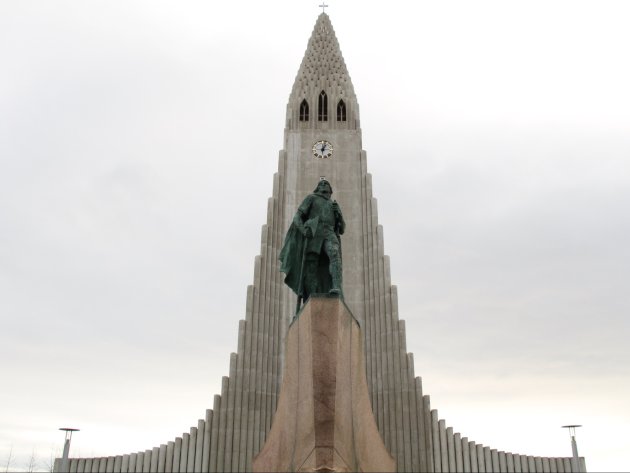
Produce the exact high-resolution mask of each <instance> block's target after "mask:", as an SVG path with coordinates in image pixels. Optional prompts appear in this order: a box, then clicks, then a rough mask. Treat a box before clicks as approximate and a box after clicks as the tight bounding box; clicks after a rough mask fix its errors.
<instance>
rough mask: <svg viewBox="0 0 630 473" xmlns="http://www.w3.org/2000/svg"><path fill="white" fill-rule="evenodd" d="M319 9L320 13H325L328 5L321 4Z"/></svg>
mask: <svg viewBox="0 0 630 473" xmlns="http://www.w3.org/2000/svg"><path fill="white" fill-rule="evenodd" d="M319 7H320V8H321V9H322V13H326V8H328V5H326V2H322V4H321V5H319Z"/></svg>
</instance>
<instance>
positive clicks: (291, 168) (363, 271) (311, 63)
mask: <svg viewBox="0 0 630 473" xmlns="http://www.w3.org/2000/svg"><path fill="white" fill-rule="evenodd" d="M322 149H323V150H324V152H322ZM321 177H325V178H326V179H328V180H329V181H330V183H331V184H332V188H333V198H334V199H336V200H337V202H338V203H339V205H340V207H341V209H342V212H343V214H344V219H345V221H346V231H345V233H344V235H343V237H342V242H341V245H342V253H343V270H344V274H343V277H344V295H345V302H346V304H347V305H348V307H349V308H350V310H351V311H352V313H353V314H354V316H355V317H356V318H357V319H358V320H359V322H360V324H361V327H362V330H363V335H364V346H365V351H366V353H365V354H366V369H367V379H368V387H369V391H370V397H371V401H372V407H373V410H374V414H375V418H376V420H377V424H378V427H379V431H380V433H381V436H382V438H383V440H384V441H385V444H386V446H387V448H388V450H389V451H390V453H391V454H392V456H393V457H394V458H395V460H396V462H397V464H398V465H399V469H400V470H401V471H409V470H416V471H418V470H423V471H425V470H427V467H426V465H427V458H426V450H427V447H428V444H426V442H425V439H426V436H425V434H424V431H425V415H424V414H425V409H426V408H427V407H428V406H427V405H426V404H425V403H423V400H422V392H421V387H420V380H419V379H414V374H413V360H412V356H411V355H410V354H407V353H406V349H405V333H404V324H403V323H402V322H401V321H400V320H399V319H398V309H397V296H396V289H395V287H392V286H391V283H390V272H389V260H388V258H387V257H386V256H385V255H384V252H383V232H382V228H381V227H380V226H379V225H378V217H377V211H376V200H375V199H374V198H373V196H372V186H371V176H370V175H369V174H368V172H367V163H366V153H365V151H363V150H362V143H361V128H360V119H359V105H358V102H357V97H356V95H355V93H354V87H353V85H352V80H351V79H350V75H349V73H348V69H347V68H346V64H345V61H344V59H343V56H342V54H341V50H340V48H339V43H338V41H337V38H336V36H335V32H334V30H333V27H332V24H331V22H330V18H329V17H328V15H327V14H325V13H322V14H320V15H319V17H318V19H317V21H316V23H315V28H314V29H313V33H312V35H311V38H310V39H309V42H308V46H307V49H306V53H305V55H304V58H303V60H302V63H301V65H300V68H299V71H298V73H297V77H296V79H295V83H294V85H293V89H292V91H291V94H290V97H289V103H288V105H287V117H286V126H285V136H284V149H283V150H282V151H280V158H279V166H278V172H277V173H276V175H275V176H274V190H273V196H272V198H271V199H270V201H269V212H270V213H269V216H268V220H267V225H265V226H264V227H263V238H262V251H261V256H260V257H259V259H258V260H257V265H256V268H257V269H256V275H255V279H254V285H253V286H252V288H251V291H250V297H252V298H253V299H252V303H253V307H254V309H253V312H254V314H252V315H253V316H254V318H255V312H256V310H257V309H256V308H257V307H260V305H259V304H258V305H257V304H256V303H255V302H254V301H256V300H257V299H258V298H259V297H260V296H259V294H261V291H266V289H265V288H266V287H268V286H269V287H274V288H275V292H274V294H277V295H279V296H280V298H281V299H280V300H275V301H269V300H268V299H266V300H267V302H268V303H269V302H271V307H269V309H267V307H265V308H264V309H263V310H264V311H265V312H266V311H267V310H269V312H268V313H266V314H265V315H264V316H262V317H261V319H263V320H267V319H275V318H277V320H276V321H275V326H277V327H278V328H280V331H279V332H276V333H275V334H274V335H273V338H274V339H275V340H276V341H278V342H280V341H281V340H283V338H284V336H285V334H286V326H287V322H288V321H289V320H290V319H291V317H292V316H293V313H294V307H295V295H294V294H293V293H292V292H291V291H290V290H289V289H288V288H286V287H285V286H284V285H283V284H282V275H281V274H279V273H278V262H277V256H278V254H279V251H280V248H281V247H282V243H283V241H282V240H283V237H284V235H285V234H286V231H287V229H288V227H289V225H290V222H291V220H292V218H293V216H294V214H295V211H296V210H297V207H298V205H299V204H300V203H301V202H302V200H303V199H304V197H305V196H306V195H308V194H309V193H311V192H312V191H313V189H314V188H315V186H316V184H317V181H318V180H319V179H320V178H321ZM248 316H249V311H248ZM261 323H264V322H259V323H258V324H257V325H258V327H260V324H261ZM245 324H246V325H249V324H250V321H249V320H248V321H247V322H245ZM254 324H255V322H254ZM252 325H253V324H252ZM247 331H248V327H246V332H247ZM262 336H263V337H266V336H267V333H266V331H265V333H264V334H262ZM278 349H279V351H276V352H274V353H273V355H271V356H273V357H274V358H279V359H280V358H281V356H282V346H279V347H278ZM278 364H279V363H276V365H278ZM278 374H279V372H275V373H274V374H273V383H272V385H273V389H272V390H271V392H270V393H269V395H270V396H271V397H272V399H273V400H272V403H271V404H272V405H273V406H275V401H276V394H277V389H278V388H279V384H278V381H279V378H278ZM272 413H273V411H271V412H267V413H265V414H264V415H262V414H261V416H262V417H264V418H265V419H266V420H267V419H269V418H270V415H272ZM260 434H261V435H263V432H260ZM259 447H260V444H258V443H256V445H255V446H254V449H255V450H257V449H258V448H259Z"/></svg>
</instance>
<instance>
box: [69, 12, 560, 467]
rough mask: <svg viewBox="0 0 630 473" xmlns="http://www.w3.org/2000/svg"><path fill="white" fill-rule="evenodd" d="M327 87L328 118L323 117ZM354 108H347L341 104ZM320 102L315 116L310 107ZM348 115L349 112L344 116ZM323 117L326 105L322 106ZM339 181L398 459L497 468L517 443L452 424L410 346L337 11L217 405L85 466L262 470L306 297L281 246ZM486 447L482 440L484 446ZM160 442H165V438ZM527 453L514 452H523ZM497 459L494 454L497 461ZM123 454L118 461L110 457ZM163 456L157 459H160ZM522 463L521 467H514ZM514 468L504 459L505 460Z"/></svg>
mask: <svg viewBox="0 0 630 473" xmlns="http://www.w3.org/2000/svg"><path fill="white" fill-rule="evenodd" d="M322 92H324V93H325V96H326V101H327V105H328V109H327V116H326V118H327V119H326V120H323V119H322V120H320V119H319V118H320V114H319V110H318V108H319V101H320V96H321V93H322ZM340 101H343V110H344V114H340V116H339V118H340V120H338V114H337V107H338V105H340ZM304 103H306V104H308V112H309V113H308V120H307V119H305V118H306V117H305V114H304V111H305V108H304V107H303V104H304ZM344 117H345V120H343V119H341V118H344ZM322 118H323V117H322ZM319 140H327V141H329V142H330V143H331V144H332V145H333V147H334V152H333V155H332V156H331V157H329V158H326V159H323V158H316V157H314V156H313V153H312V146H313V144H314V143H315V142H316V141H319ZM322 176H325V177H326V178H327V179H328V180H329V181H330V182H331V184H332V187H333V191H334V194H333V198H334V199H336V200H337V201H338V202H339V205H340V206H341V209H342V211H343V214H344V218H345V219H346V232H345V234H344V236H343V238H342V251H343V266H344V293H345V302H346V304H347V306H348V308H349V309H350V310H351V312H352V313H353V314H354V316H355V317H356V318H357V320H358V321H359V323H360V325H361V328H362V336H363V347H364V351H365V373H366V381H367V388H368V393H369V396H370V401H371V406H372V411H373V413H374V418H375V421H376V425H377V427H378V431H379V432H380V436H381V437H382V439H383V442H384V444H385V447H386V448H387V450H388V451H389V452H390V453H391V455H392V456H393V458H394V460H395V462H396V465H397V468H398V471H430V472H441V471H453V467H455V469H456V470H457V471H460V470H459V469H460V468H461V469H462V470H461V471H490V469H488V468H490V467H491V469H494V468H495V461H498V466H499V469H500V470H501V469H502V468H505V470H507V468H508V466H507V465H509V464H510V463H509V462H508V460H507V458H508V457H505V454H503V452H501V453H502V454H503V455H497V456H496V460H495V459H493V456H492V454H490V458H489V459H488V458H487V456H486V452H484V448H483V446H482V445H477V444H476V443H475V442H470V441H469V440H468V438H467V437H463V436H462V435H461V434H459V433H457V432H454V431H453V429H452V428H450V427H448V428H447V427H446V423H445V422H444V421H443V420H440V419H439V416H438V413H437V411H436V410H432V409H431V407H430V399H429V397H428V396H426V395H424V394H423V391H422V381H421V379H420V378H419V377H417V376H416V375H415V371H414V360H413V355H412V354H411V353H407V351H406V335H405V324H404V321H402V320H400V318H399V315H398V300H397V290H396V287H395V286H392V284H391V278H390V269H389V258H388V257H387V256H386V255H385V253H384V244H383V229H382V227H381V226H380V225H379V223H378V211H377V202H376V199H375V198H374V196H373V194H372V178H371V175H370V174H369V173H368V172H367V155H366V153H365V151H363V150H362V142H361V129H360V119H359V105H358V102H357V98H356V95H355V93H354V87H353V85H352V81H351V80H350V76H349V74H348V70H347V68H346V66H345V62H344V60H343V57H342V55H341V50H340V48H339V44H338V42H337V39H336V37H335V33H334V31H333V28H332V25H331V23H330V19H329V17H328V15H326V14H324V13H322V14H320V15H319V17H318V19H317V22H316V24H315V28H314V30H313V33H312V35H311V38H310V40H309V42H308V46H307V50H306V53H305V55H304V59H303V60H302V63H301V65H300V68H299V71H298V74H297V77H296V80H295V83H294V86H293V89H292V91H291V94H290V97H289V102H288V105H287V116H286V124H285V135H284V148H283V149H282V150H281V151H280V153H279V159H278V172H277V173H275V175H274V177H273V194H272V196H271V198H270V199H269V201H268V206H267V220H266V223H265V225H263V227H262V235H261V252H260V255H259V256H257V257H256V259H255V264H254V279H253V284H252V285H251V286H249V287H248V288H247V303H246V314H245V319H244V320H241V321H240V322H239V333H238V349H237V351H236V353H233V354H232V356H231V359H230V366H229V373H228V376H225V377H223V379H222V386H221V393H220V394H218V395H215V397H214V404H213V408H212V409H210V410H208V411H206V413H205V415H204V418H203V419H200V420H199V421H198V422H197V423H196V424H195V425H193V426H192V427H191V429H190V432H186V433H184V434H183V435H181V436H179V437H177V438H175V439H174V440H172V441H171V442H167V443H165V444H163V445H161V446H159V447H156V448H152V449H149V450H146V451H139V452H137V453H132V454H129V455H128V460H125V458H126V457H127V455H124V456H122V457H121V458H120V460H119V461H117V460H116V458H117V457H112V458H111V461H110V460H109V459H108V458H94V459H87V460H85V461H79V460H78V459H72V460H71V462H70V468H71V469H73V468H76V471H77V472H84V471H108V468H110V469H111V470H114V471H136V472H146V471H156V470H159V471H162V469H163V471H165V472H171V471H172V472H186V471H199V472H201V471H204V472H205V471H251V469H252V459H253V458H254V456H255V455H256V454H258V453H259V452H260V450H261V448H262V446H263V444H264V442H265V439H266V437H267V434H268V432H269V431H270V429H271V424H272V420H273V416H274V413H275V412H276V408H277V405H278V394H279V390H280V385H281V378H282V372H283V366H284V359H283V347H284V339H285V337H286V334H287V330H288V325H289V322H290V320H291V318H292V316H293V311H294V307H295V295H294V294H293V293H292V292H291V291H290V290H289V289H288V288H287V287H286V286H284V284H283V282H282V275H281V274H280V273H279V271H278V269H279V263H278V256H279V252H280V248H281V246H282V243H283V239H284V235H285V233H286V231H287V229H288V227H289V223H290V221H291V219H292V217H293V215H294V213H295V211H296V209H297V207H298V205H299V204H300V202H301V201H302V199H303V198H304V197H305V196H306V195H307V194H309V193H310V192H312V191H313V189H314V188H315V186H316V184H317V181H318V180H319V178H320V177H322ZM478 447H479V448H478ZM156 449H157V450H156ZM515 457H516V456H514V455H512V463H513V462H514V458H515ZM518 458H519V459H520V461H521V465H520V466H521V471H531V472H535V471H543V468H545V465H551V464H556V465H563V466H564V471H571V465H570V462H569V461H568V459H565V458H562V459H555V458H554V459H548V460H547V462H545V463H543V461H542V459H540V458H539V457H538V461H535V460H534V457H526V456H524V455H520V456H518ZM488 460H490V461H491V462H492V465H488ZM110 465H111V467H110ZM153 468H155V469H153ZM514 469H515V470H516V468H514ZM501 471H503V470H501Z"/></svg>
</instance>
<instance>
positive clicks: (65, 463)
mask: <svg viewBox="0 0 630 473" xmlns="http://www.w3.org/2000/svg"><path fill="white" fill-rule="evenodd" d="M59 430H63V431H64V432H65V433H66V440H65V442H64V444H63V456H62V457H61V471H63V472H66V473H67V472H68V471H70V463H69V460H68V455H69V454H70V440H72V432H78V431H79V429H73V428H71V427H61V428H60V429H59Z"/></svg>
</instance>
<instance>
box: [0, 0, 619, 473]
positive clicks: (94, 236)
mask: <svg viewBox="0 0 630 473" xmlns="http://www.w3.org/2000/svg"><path fill="white" fill-rule="evenodd" d="M318 3H319V2H305V1H300V2H296V1H289V0H285V1H276V2H272V3H271V4H264V3H261V2H254V1H249V0H246V1H241V2H223V3H221V4H218V2H213V3H209V2H202V1H185V2H182V1H179V2H167V1H155V0H154V1H137V0H133V1H130V0H128V1H125V2H106V1H95V2H80V1H61V0H58V1H56V2H47V1H28V0H21V1H20V2H16V1H13V2H12V1H9V0H5V1H1V2H0V64H2V73H1V74H0V316H1V317H2V319H1V320H2V325H1V329H0V359H1V360H2V363H1V364H0V379H2V386H3V387H2V389H0V467H3V466H4V465H5V464H6V458H7V455H8V452H9V451H10V449H11V446H12V448H13V456H14V457H15V460H14V462H13V467H14V468H20V467H24V466H25V465H26V463H27V462H28V457H29V456H30V454H31V451H32V450H33V449H35V450H36V454H37V457H38V461H39V463H40V467H44V464H45V462H46V461H48V458H49V457H50V455H51V451H53V450H55V452H54V453H56V454H58V453H59V449H60V447H61V444H62V440H63V438H62V435H61V433H60V432H58V431H57V430H56V429H57V428H58V427H62V426H66V425H68V426H72V427H78V428H81V429H82V430H81V432H79V433H78V434H77V435H76V436H75V439H74V443H73V454H75V455H86V456H87V455H112V454H121V453H128V452H131V451H137V450H144V449H146V448H150V447H153V446H155V445H158V444H160V443H164V442H165V441H167V440H170V439H172V438H174V437H175V436H177V435H180V434H181V433H182V432H184V431H188V429H189V428H190V426H192V425H193V424H195V425H196V420H197V419H198V418H200V417H203V415H204V411H205V409H206V408H210V407H212V397H213V395H214V394H216V393H218V392H219V391H220V383H221V376H223V375H226V374H227V371H228V367H229V353H230V352H231V351H235V350H236V342H237V336H236V334H237V327H238V320H239V319H241V318H244V316H245V294H246V286H247V285H248V284H250V283H251V281H252V278H253V263H254V257H255V256H256V255H257V254H258V253H259V249H260V228H261V225H262V224H263V223H264V221H265V217H266V207H267V203H266V202H267V198H268V197H269V196H270V195H271V190H272V176H273V173H274V172H275V171H276V169H277V152H278V150H280V148H281V147H282V136H283V127H284V115H285V107H286V102H287V99H288V96H289V92H290V90H291V86H292V83H293V79H294V78H295V74H296V73H297V70H298V66H299V64H300V61H301V59H302V56H303V54H304V51H305V48H306V43H307V41H308V38H309V36H310V34H311V31H312V28H313V25H314V23H315V19H316V17H317V14H318V12H319V10H318V9H317V7H316V5H317V4H318ZM330 3H331V6H330V8H329V10H328V13H329V14H330V17H331V20H332V23H333V26H334V27H335V30H336V34H337V37H338V39H339V42H340V45H341V48H342V52H343V54H344V57H345V60H346V63H347V66H348V69H349V71H350V75H351V77H352V80H353V83H354V87H355V90H356V93H357V96H358V100H359V103H360V105H361V125H362V129H363V145H364V148H365V149H366V150H367V152H368V166H369V170H370V172H371V173H372V174H373V183H374V192H375V195H376V197H377V198H378V200H379V219H380V223H381V224H383V227H384V233H385V248H386V253H387V254H389V255H390V257H391V267H392V281H393V282H394V283H395V284H396V285H397V286H398V290H399V305H400V307H399V308H400V316H401V318H403V319H405V320H406V323H407V349H408V350H409V351H410V352H412V353H414V355H415V362H416V374H417V375H420V376H422V377H423V382H424V388H425V393H427V394H430V395H431V401H432V407H434V408H437V409H438V410H439V413H440V417H441V418H444V419H446V422H447V425H449V426H453V427H454V429H455V431H459V432H461V433H462V435H465V436H468V437H469V438H470V439H471V440H475V441H476V442H479V443H483V444H484V445H490V446H492V447H493V448H498V449H499V450H506V451H515V452H518V453H525V454H531V455H543V456H545V455H553V456H560V455H563V456H568V455H570V445H569V438H568V434H567V433H566V431H563V430H561V429H560V428H559V426H560V425H563V424H567V423H581V424H584V428H583V429H581V430H580V431H579V432H578V443H579V446H580V453H581V454H583V455H585V456H586V459H587V467H588V468H589V469H590V470H591V471H597V470H600V471H601V470H617V471H622V470H628V468H629V466H630V462H629V461H628V459H627V458H626V455H627V451H628V442H627V440H625V436H627V432H628V429H629V428H630V408H629V407H628V399H629V398H630V376H629V374H630V368H629V366H630V348H628V338H629V335H630V327H629V322H628V314H629V312H630V295H629V292H630V291H629V290H628V289H629V288H628V286H629V282H630V247H629V245H628V241H629V239H630V216H629V215H630V212H628V209H629V208H630V132H629V131H630V87H628V84H630V62H629V61H628V60H627V54H628V45H629V44H630V29H629V28H628V26H627V25H628V23H629V21H630V4H629V3H627V2H623V1H619V2H606V1H600V2H594V1H592V2H581V1H545V2H536V1H531V2H505V1H496V2H433V3H427V2H413V3H410V2H403V1H401V0H392V1H390V2H387V3H386V4H380V3H377V2H373V3H371V2H366V1H361V2H359V1H358V0H357V1H354V0H344V1H343V2H341V1H340V2H330Z"/></svg>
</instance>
